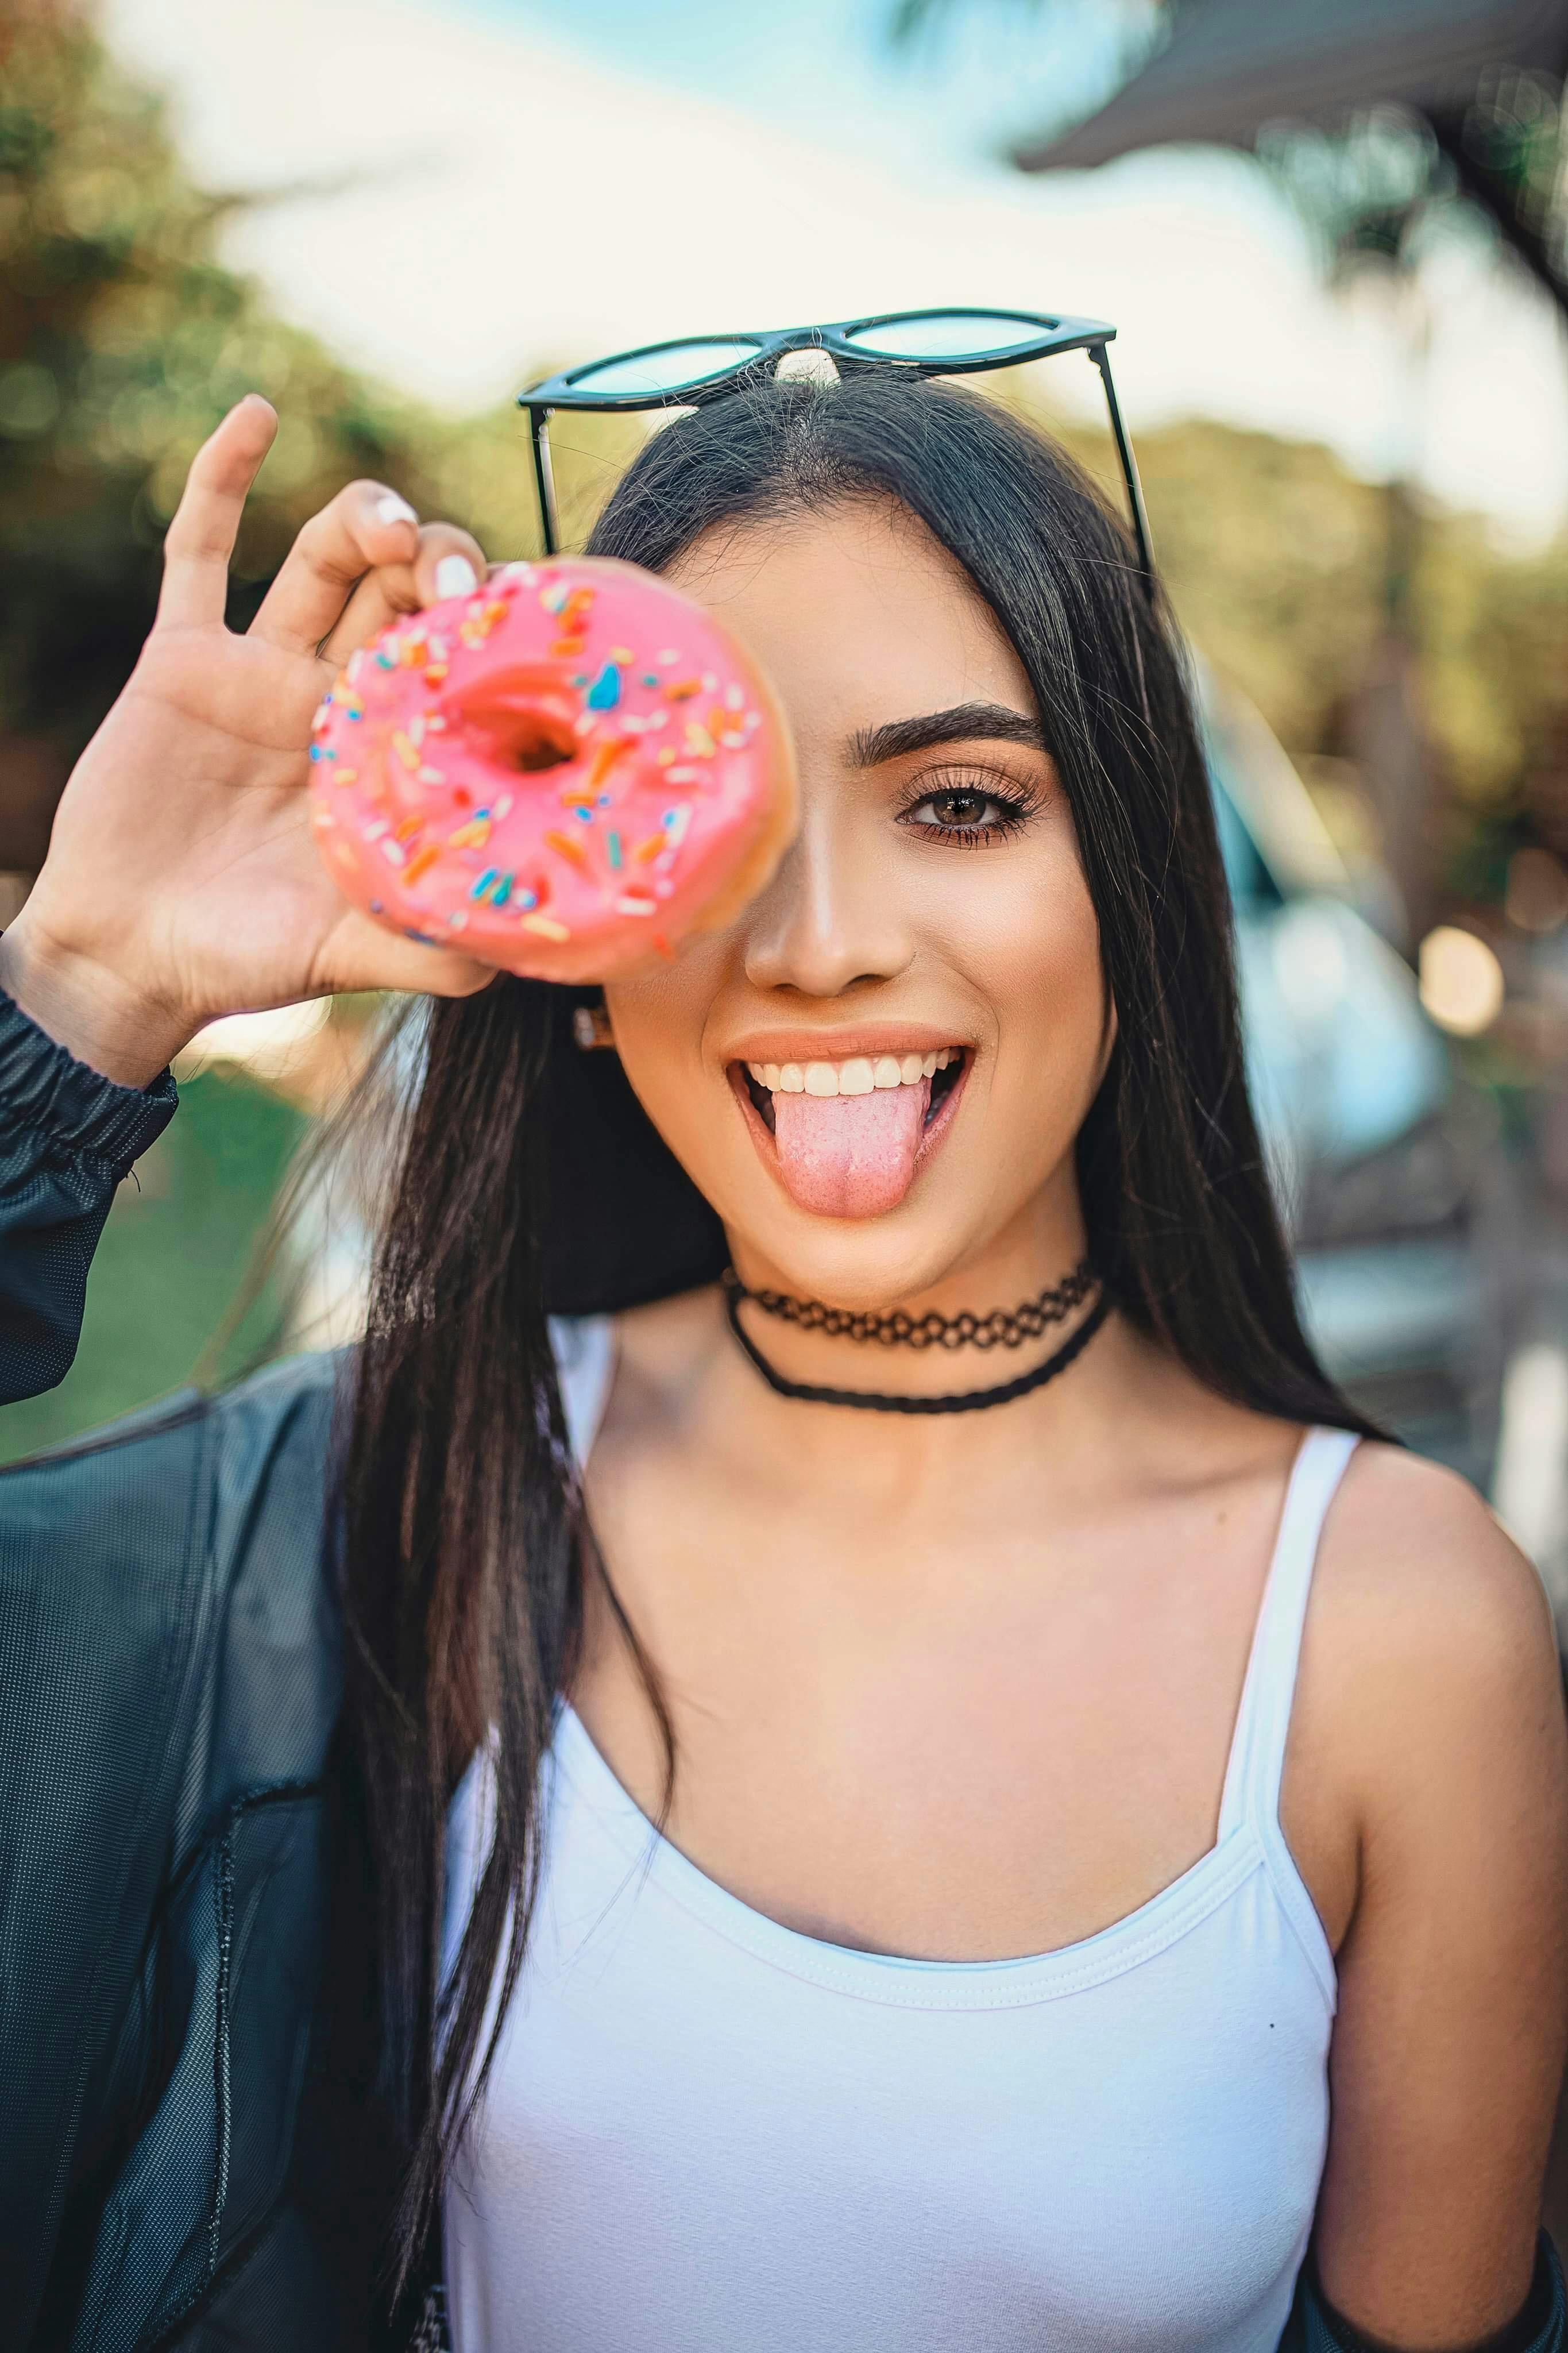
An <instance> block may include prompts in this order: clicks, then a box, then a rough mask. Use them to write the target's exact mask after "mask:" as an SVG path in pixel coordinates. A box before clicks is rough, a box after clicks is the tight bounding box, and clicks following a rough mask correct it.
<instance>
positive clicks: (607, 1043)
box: [572, 997, 616, 1054]
mask: <svg viewBox="0 0 1568 2353" xmlns="http://www.w3.org/2000/svg"><path fill="white" fill-rule="evenodd" d="M572 1035H573V1037H574V1039H576V1041H577V1045H578V1047H579V1049H580V1050H581V1051H582V1052H583V1053H584V1054H592V1053H595V1052H597V1051H598V1050H600V1049H601V1048H605V1047H607V1048H608V1050H609V1051H610V1052H611V1053H614V1052H615V1050H616V1033H615V1030H614V1029H613V1028H612V1026H611V1022H610V1013H609V1008H608V1007H607V1006H606V1005H605V1000H604V998H603V997H601V998H600V999H599V1002H598V1003H597V1005H579V1006H576V1007H574V1008H573V1013H572Z"/></svg>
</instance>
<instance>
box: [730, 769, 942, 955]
mask: <svg viewBox="0 0 1568 2353" xmlns="http://www.w3.org/2000/svg"><path fill="white" fill-rule="evenodd" d="M913 955H914V941H913V937H912V934H911V929H910V923H909V922H908V920H907V917H906V913H905V911H904V909H903V907H902V905H901V903H900V893H899V891H898V889H897V886H896V881H895V879H894V875H893V873H892V871H890V869H889V856H888V845H887V843H886V841H885V840H884V839H881V838H880V828H879V827H877V826H876V825H875V824H872V825H871V826H869V827H867V826H865V825H864V824H861V823H858V822H857V816H856V813H855V812H853V811H852V810H851V809H848V808H847V807H845V806H844V802H843V799H842V798H841V797H839V796H837V795H833V796H826V795H825V796H820V797H819V796H816V795H810V796H808V797H807V802H806V809H805V818H804V820H803V822H802V825H801V829H800V832H799V834H798V835H797V836H796V838H795V841H794V842H793V843H792V844H791V846H790V849H789V850H788V851H787V852H786V854H785V856H784V862H783V864H782V865H781V866H780V868H779V870H778V872H777V873H776V874H775V875H774V877H773V881H772V882H771V883H770V884H769V886H768V888H767V890H766V891H764V892H763V895H762V897H761V898H760V899H759V900H758V901H757V902H756V904H755V905H754V906H753V908H752V911H751V914H750V916H749V918H748V921H747V927H746V940H745V956H744V962H745V972H746V977H747V979H748V980H749V981H750V982H751V983H752V987H756V988H766V989H794V990H796V991H798V992H799V994H800V995H801V996H803V997H842V996H844V995H845V994H846V993H847V991H848V990H850V989H853V988H857V987H866V986H868V985H872V984H874V983H876V982H878V981H887V980H892V979H893V978H895V977H896V976H897V975H898V974H900V973H901V972H903V971H905V970H906V969H907V967H908V965H909V964H910V960H911V958H912V956H913Z"/></svg>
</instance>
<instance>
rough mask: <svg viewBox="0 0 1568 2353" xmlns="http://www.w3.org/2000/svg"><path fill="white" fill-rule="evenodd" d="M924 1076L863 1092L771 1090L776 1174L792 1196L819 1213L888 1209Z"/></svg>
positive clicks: (908, 1173)
mask: <svg viewBox="0 0 1568 2353" xmlns="http://www.w3.org/2000/svg"><path fill="white" fill-rule="evenodd" d="M930 1103H931V1081H930V1080H929V1079H922V1080H921V1082H920V1084H919V1085H918V1086H912V1087H879V1088H878V1089H877V1090H876V1091H875V1092H874V1093H872V1094H868V1095H786V1094H775V1095H774V1097H773V1142H774V1144H775V1145H776V1147H777V1150H778V1156H779V1174H780V1176H782V1177H783V1178H784V1184H785V1185H786V1187H788V1189H789V1193H790V1197H791V1198H792V1199H793V1200H795V1201H798V1202H799V1204H800V1206H801V1208H803V1209H814V1210H815V1211H816V1214H817V1216H818V1217H819V1218H876V1217H880V1215H881V1214H882V1212H883V1210H884V1209H896V1208H898V1206H899V1203H900V1201H901V1200H902V1199H903V1198H904V1195H905V1194H906V1193H907V1192H908V1191H909V1189H910V1184H911V1182H912V1181H913V1178H914V1173H915V1155H916V1153H917V1152H918V1151H919V1149H920V1141H921V1128H922V1127H923V1126H924V1124H925V1115H926V1111H927V1108H928V1106H929V1104H930Z"/></svg>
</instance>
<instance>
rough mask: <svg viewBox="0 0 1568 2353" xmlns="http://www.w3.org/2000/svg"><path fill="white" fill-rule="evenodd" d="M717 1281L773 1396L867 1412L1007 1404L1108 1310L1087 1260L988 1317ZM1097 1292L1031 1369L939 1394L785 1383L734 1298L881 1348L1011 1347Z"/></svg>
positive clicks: (1066, 1354) (1053, 1369) (729, 1271)
mask: <svg viewBox="0 0 1568 2353" xmlns="http://www.w3.org/2000/svg"><path fill="white" fill-rule="evenodd" d="M723 1285H724V1313H725V1314H726V1316H727V1317H728V1318H729V1324H730V1329H731V1332H732V1333H733V1334H734V1335H735V1338H736V1339H737V1340H738V1341H739V1343H740V1345H741V1346H742V1348H743V1349H744V1350H745V1352H746V1354H747V1356H749V1357H750V1358H751V1360H752V1364H753V1365H754V1366H756V1368H757V1370H758V1372H759V1373H761V1375H762V1377H763V1380H765V1381H766V1383H767V1384H768V1387H769V1388H771V1389H773V1391H774V1392H775V1393H776V1395H778V1396H779V1397H786V1398H798V1399H800V1400H802V1401H803V1402H804V1403H806V1404H808V1405H846V1406H858V1407H859V1408H861V1409H863V1410H865V1411H867V1412H870V1413H976V1412H979V1411H981V1410H982V1409H984V1408H985V1407H986V1406H993V1405H1007V1404H1010V1403H1011V1401H1012V1400H1013V1398H1021V1397H1026V1396H1027V1395H1028V1393H1029V1391H1030V1390H1031V1389H1037V1388H1044V1386H1045V1384H1046V1383H1047V1381H1051V1380H1055V1378H1056V1377H1057V1375H1058V1373H1065V1372H1066V1370H1067V1368H1068V1366H1069V1365H1070V1364H1072V1363H1074V1362H1075V1361H1076V1359H1077V1358H1078V1357H1079V1356H1081V1354H1082V1353H1083V1351H1084V1349H1085V1348H1086V1347H1087V1346H1088V1345H1089V1342H1090V1340H1092V1339H1093V1337H1094V1335H1095V1334H1096V1333H1097V1332H1098V1331H1099V1329H1100V1325H1101V1324H1103V1323H1104V1321H1105V1319H1106V1316H1107V1315H1108V1314H1109V1313H1110V1301H1109V1299H1108V1298H1107V1297H1106V1294H1105V1293H1104V1291H1103V1289H1100V1287H1099V1285H1098V1283H1097V1280H1096V1277H1095V1275H1094V1272H1093V1270H1092V1269H1091V1267H1090V1266H1089V1261H1088V1260H1087V1259H1085V1260H1084V1261H1082V1263H1081V1264H1080V1265H1079V1266H1076V1267H1074V1269H1073V1271H1072V1272H1071V1273H1070V1274H1068V1275H1066V1276H1064V1278H1063V1280H1062V1281H1061V1282H1058V1283H1057V1284H1055V1285H1054V1286H1053V1287H1052V1288H1051V1289H1050V1290H1048V1291H1043V1292H1042V1293H1040V1295H1039V1297H1038V1298H1037V1299H1030V1300H1026V1301H1025V1302H1024V1303H1023V1304H1022V1305H1021V1306H1019V1307H1016V1308H1015V1309H1013V1310H1012V1312H1011V1313H1010V1314H1009V1313H1008V1311H1007V1310H1005V1308H994V1309H993V1311H992V1312H991V1314H989V1315H983V1316H976V1315H972V1314H967V1313H965V1314H962V1315H953V1316H946V1315H936V1314H931V1315H922V1316H920V1317H918V1318H916V1317H912V1316H909V1315H906V1314H903V1313H902V1311H901V1310H900V1311H897V1312H895V1313H894V1314H891V1315H874V1314H852V1313H850V1312H849V1311H848V1310H847V1309H845V1308H841V1307H827V1306H825V1305H824V1304H823V1303H822V1301H821V1300H817V1299H792V1298H790V1297H789V1295H788V1294H787V1293H784V1292H777V1291H749V1290H748V1289H747V1287H746V1285H745V1284H744V1283H743V1282H742V1281H741V1278H740V1276H739V1275H738V1274H737V1273H736V1272H735V1270H734V1268H733V1267H726V1269H725V1270H724V1275H723ZM1097 1289H1099V1296H1098V1298H1096V1300H1095V1303H1094V1305H1093V1306H1092V1307H1091V1308H1090V1310H1089V1314H1087V1315H1086V1316H1085V1317H1084V1320H1083V1322H1082V1323H1081V1324H1079V1327H1078V1330H1077V1331H1076V1332H1074V1333H1072V1334H1070V1335H1069V1336H1068V1338H1067V1339H1066V1340H1064V1341H1063V1343H1062V1345H1061V1346H1060V1347H1059V1348H1058V1349H1056V1350H1055V1351H1054V1352H1053V1354H1052V1355H1050V1356H1047V1358H1046V1359H1045V1361H1044V1363H1043V1364H1038V1365H1037V1366H1035V1368H1034V1370H1033V1371H1032V1372H1028V1373H1022V1374H1020V1375H1019V1377H1017V1379H1016V1380H1011V1381H1004V1382H1002V1383H1001V1384H1000V1386H999V1387H997V1388H989V1389H961V1390H957V1391H955V1392H952V1393H951V1394H948V1395H945V1396H941V1397H907V1396H900V1395H895V1394H888V1393H883V1392H880V1391H878V1390H875V1389H835V1388H818V1387H816V1385H815V1384H813V1383H811V1382H809V1381H792V1380H786V1379H785V1377H784V1375H783V1374H782V1373H781V1372H778V1371H776V1370H775V1369H774V1367H773V1366H772V1365H770V1364H769V1362H768V1360H767V1358H766V1357H765V1356H763V1352H762V1350H761V1349H760V1348H759V1347H758V1346H757V1345H756V1343H755V1341H754V1340H752V1338H751V1337H750V1335H748V1334H747V1333H746V1331H745V1330H744V1328H743V1327H742V1323H741V1306H742V1302H743V1301H745V1300H748V1299H749V1300H751V1301H752V1303H753V1304H754V1305H756V1306H758V1307H760V1308H761V1309H762V1310H763V1314H768V1315H776V1316H778V1317H780V1318H781V1319H782V1320H783V1321H784V1322H785V1323H788V1324H797V1325H798V1326H799V1327H800V1328H801V1329H802V1330H803V1331H812V1332H824V1333H826V1334H827V1335H829V1336H830V1337H833V1338H843V1339H851V1340H861V1341H866V1340H875V1341H877V1342H879V1344H880V1345H882V1346H883V1347H910V1348H931V1347H942V1348H949V1349H953V1348H965V1347H973V1348H995V1347H1003V1348H1017V1347H1021V1346H1022V1345H1023V1343H1024V1342H1025V1341H1026V1340H1027V1339H1037V1338H1038V1337H1039V1336H1040V1335H1041V1334H1042V1333H1043V1332H1045V1331H1046V1330H1047V1327H1048V1326H1049V1325H1050V1324H1060V1323H1062V1322H1063V1321H1064V1320H1065V1319H1066V1317H1068V1315H1070V1314H1072V1312H1073V1310H1074V1308H1075V1307H1079V1306H1081V1304H1082V1303H1083V1302H1084V1300H1085V1299H1087V1298H1088V1297H1089V1294H1090V1293H1092V1292H1094V1291H1096V1290H1097Z"/></svg>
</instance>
